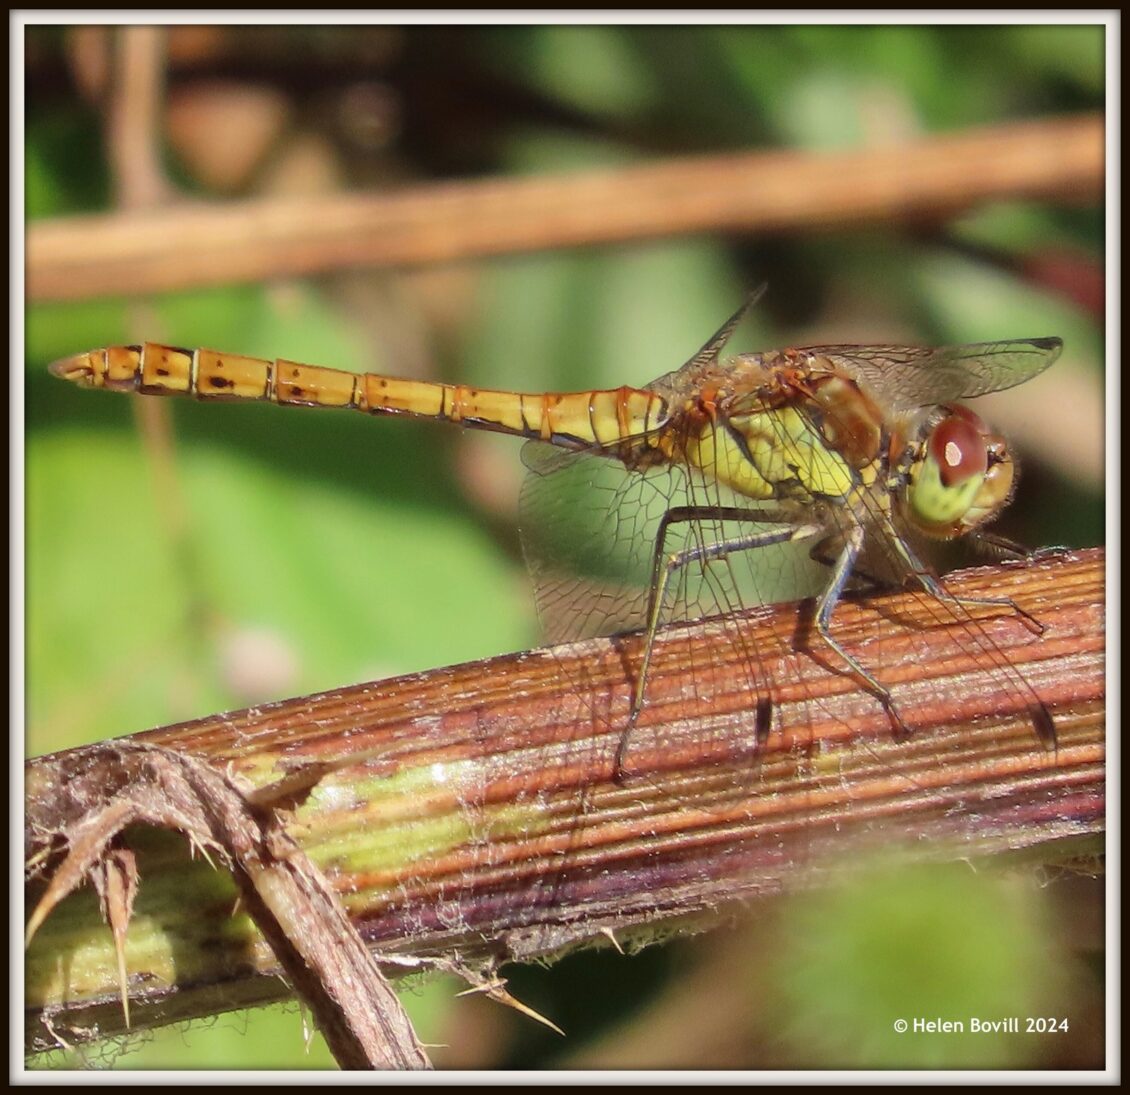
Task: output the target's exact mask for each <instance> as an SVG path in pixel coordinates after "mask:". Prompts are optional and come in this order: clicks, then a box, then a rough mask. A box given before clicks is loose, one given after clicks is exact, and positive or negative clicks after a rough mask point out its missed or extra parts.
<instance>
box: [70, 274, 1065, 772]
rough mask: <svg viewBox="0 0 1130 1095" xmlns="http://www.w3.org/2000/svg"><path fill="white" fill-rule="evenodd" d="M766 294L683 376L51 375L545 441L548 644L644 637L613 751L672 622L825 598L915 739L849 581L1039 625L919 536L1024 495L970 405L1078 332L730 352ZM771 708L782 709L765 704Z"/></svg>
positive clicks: (962, 524) (532, 523)
mask: <svg viewBox="0 0 1130 1095" xmlns="http://www.w3.org/2000/svg"><path fill="white" fill-rule="evenodd" d="M757 295H760V294H757ZM757 295H754V296H752V297H750V299H749V300H747V302H746V303H745V304H744V305H743V306H742V308H740V309H739V310H738V311H737V312H736V313H735V314H734V315H733V316H731V317H730V319H729V320H727V321H726V323H725V324H724V325H723V326H722V327H721V328H720V330H719V331H718V332H717V333H716V334H715V335H714V336H713V337H712V338H711V339H710V340H709V341H708V342H707V343H706V344H705V345H704V346H703V347H702V349H700V350H699V351H698V352H697V353H696V354H695V355H694V356H693V357H691V358H690V360H689V361H687V362H686V364H684V365H683V366H682V367H681V368H679V369H678V370H676V371H674V372H671V373H668V374H666V375H664V376H661V377H660V378H659V379H657V380H655V381H653V382H652V383H650V384H647V385H645V386H644V387H640V388H634V387H628V386H624V387H620V388H615V389H611V390H605V391H582V392H568V393H563V392H539V393H522V392H513V391H498V390H488V389H483V388H476V387H469V386H466V385H460V384H441V383H430V382H426V381H418V380H402V379H396V378H393V377H388V376H381V375H377V374H372V373H370V374H353V373H349V372H343V371H340V370H337V369H331V368H326V367H323V366H317V365H304V364H299V363H296V362H292V361H285V360H281V359H277V360H273V361H271V360H266V359H261V358H254V357H246V356H241V355H238V354H229V353H218V352H215V351H212V350H203V349H195V350H189V349H181V348H177V347H172V346H163V345H157V344H153V343H146V344H144V345H135V346H111V347H108V348H106V349H99V350H92V351H90V352H87V353H81V354H77V355H75V356H73V357H69V358H66V359H63V360H60V361H57V362H55V363H54V364H53V365H52V366H51V371H52V372H53V373H54V374H55V375H56V376H59V377H62V378H64V379H67V380H70V381H73V382H75V383H77V384H78V385H80V386H82V387H87V388H104V389H107V390H111V391H127V392H140V393H143V394H147V395H178V394H187V395H193V396H195V397H197V398H198V399H202V400H262V401H268V402H274V403H279V404H285V405H295V406H304V407H348V408H352V409H355V410H359V411H364V412H366V413H368V414H374V415H407V416H412V417H416V418H430V419H438V420H441V421H445V422H451V423H454V424H456V425H460V426H466V427H469V428H472V429H479V430H491V431H496V432H500V433H506V434H514V435H518V436H521V437H524V438H527V439H528V441H527V444H526V446H525V448H524V450H523V459H524V461H525V463H526V466H527V468H528V469H529V471H528V474H527V477H526V480H525V485H524V487H523V490H522V498H521V506H520V526H521V534H522V540H523V546H524V550H525V553H526V558H527V562H528V564H529V568H530V571H531V573H532V576H533V579H534V584H535V590H536V597H537V603H538V609H539V614H540V616H541V618H542V621H543V624H544V626H545V630H546V633H547V638H548V639H550V640H551V641H566V640H571V639H579V638H588V637H592V636H596V635H610V634H615V633H617V632H622V631H628V630H634V629H641V628H642V629H644V631H645V633H646V642H645V645H644V648H643V654H642V662H641V664H640V665H639V667H638V669H637V670H636V672H635V687H634V693H633V698H632V703H631V709H630V714H629V717H628V725H627V727H626V728H625V729H624V731H623V734H622V737H621V739H620V746H619V749H618V751H617V755H616V769H615V770H616V772H617V773H618V774H623V773H624V772H625V771H626V768H627V767H628V766H630V762H629V761H628V759H627V752H626V750H627V748H628V743H629V742H630V738H631V729H632V727H633V725H634V724H635V723H636V722H637V717H638V716H639V714H640V712H641V710H642V708H643V707H644V704H645V701H646V698H647V680H648V670H649V666H650V665H651V664H652V659H653V657H654V656H655V655H656V650H657V648H658V645H659V644H658V643H657V636H658V635H659V633H660V631H661V628H662V627H663V625H666V624H670V623H675V622H680V621H690V620H696V619H700V618H704V617H725V616H727V615H731V614H733V613H734V612H736V611H737V610H738V609H740V608H742V607H744V606H749V605H753V604H759V603H762V604H763V603H768V602H771V601H781V600H788V599H791V598H792V597H795V596H797V595H805V593H810V594H811V595H814V596H816V598H817V599H816V611H815V622H816V626H817V629H818V631H819V634H820V636H821V638H822V640H823V642H824V643H825V644H826V645H827V647H828V648H829V650H831V651H832V652H833V653H834V656H835V658H836V659H838V660H839V663H840V664H841V666H842V668H843V669H844V670H845V671H846V672H848V673H849V674H850V675H851V676H852V677H854V678H855V679H856V681H857V682H858V683H860V684H861V685H862V686H863V687H864V688H865V689H866V690H868V691H869V692H870V693H871V694H872V695H873V696H875V697H876V698H877V700H878V701H879V702H880V703H881V704H882V705H883V707H884V708H885V710H886V711H887V714H888V716H889V717H890V720H891V722H892V724H893V726H894V727H895V729H896V730H902V731H906V730H907V729H908V728H907V727H905V726H904V725H903V723H902V720H901V718H900V716H899V714H898V708H897V705H896V703H895V701H894V699H893V697H892V695H891V692H890V691H889V690H888V688H887V687H886V686H884V684H883V683H882V681H881V680H880V679H879V678H878V677H877V676H876V675H874V674H873V673H872V671H871V670H870V669H868V667H867V666H866V665H864V664H863V663H862V662H861V661H860V660H858V659H857V658H856V656H855V655H853V654H852V653H851V652H850V651H849V650H848V649H847V648H846V647H845V646H844V645H842V644H841V642H840V641H838V640H837V638H836V636H835V635H834V633H833V628H832V624H833V615H834V613H835V609H836V606H837V603H838V602H839V601H840V600H841V598H842V597H843V595H844V594H845V593H846V592H848V591H850V590H859V589H863V590H867V589H870V588H875V587H883V586H900V585H906V584H913V585H916V586H917V587H918V588H919V589H920V590H921V591H922V592H923V593H924V594H925V595H926V596H927V599H928V600H930V601H931V603H932V604H933V605H934V606H935V609H934V610H935V611H936V612H944V613H950V614H953V615H956V616H958V617H959V618H962V619H964V620H965V621H966V626H967V628H968V630H969V633H970V635H972V636H976V635H977V634H978V632H977V630H976V624H975V623H974V622H973V620H972V618H971V617H970V616H969V615H968V613H967V607H966V606H981V605H991V606H998V607H1000V608H1001V609H1002V610H1007V611H1011V612H1014V613H1016V614H1017V615H1018V616H1019V617H1021V618H1023V619H1024V620H1026V621H1027V622H1028V623H1030V624H1032V625H1033V626H1035V627H1037V628H1038V626H1039V625H1038V624H1036V622H1035V621H1034V620H1032V618H1031V617H1029V616H1028V614H1027V613H1025V612H1024V610H1023V609H1021V608H1019V607H1018V606H1017V605H1015V604H1014V603H1013V602H1011V601H1006V600H996V601H994V600H980V601H976V602H969V601H965V602H961V601H958V600H957V599H956V598H954V597H953V596H952V595H951V594H949V593H948V591H947V590H946V588H945V586H944V585H943V584H942V582H941V581H940V580H939V579H938V578H937V577H936V576H935V575H934V574H933V573H932V572H931V570H930V569H929V568H928V567H927V566H926V565H925V564H924V563H923V562H922V560H921V558H920V554H919V552H920V546H919V545H920V542H921V541H922V540H929V539H940V540H952V539H955V538H958V537H963V536H967V535H973V536H985V534H984V533H983V531H982V530H983V528H984V526H986V525H987V524H988V523H989V522H991V521H992V520H993V519H994V518H995V517H996V516H997V515H998V514H999V513H1000V511H1001V510H1002V508H1003V507H1004V506H1005V505H1006V504H1007V503H1008V501H1009V499H1010V498H1011V495H1012V492H1013V490H1014V487H1015V482H1016V463H1015V459H1014V456H1013V454H1012V453H1011V452H1010V451H1009V448H1008V446H1007V444H1006V442H1005V441H1004V439H1003V438H1002V437H1000V436H998V435H997V434H995V433H994V432H993V431H992V430H991V429H990V428H989V427H988V426H987V425H986V424H985V423H984V422H983V421H982V420H981V419H980V418H979V417H978V416H977V415H976V414H974V413H973V412H972V411H971V410H969V409H968V408H966V407H965V406H963V405H961V404H960V403H958V402H956V401H957V400H964V399H970V398H973V397H976V396H981V395H985V394H987V393H989V392H996V391H1001V390H1004V389H1007V388H1011V387H1014V386H1015V385H1018V384H1021V383H1023V382H1024V381H1026V380H1029V379H1031V378H1032V377H1034V376H1036V375H1037V374H1038V373H1040V372H1042V371H1043V370H1044V369H1046V368H1047V367H1048V366H1050V365H1051V364H1052V363H1053V362H1054V361H1055V360H1056V358H1057V357H1058V356H1059V353H1060V350H1061V348H1062V343H1061V341H1060V340H1059V339H1058V338H1037V339H1019V340H1011V341H1003V342H992V343H979V344H974V345H967V346H955V347H949V348H942V349H927V348H920V347H913V346H894V345H891V346H884V345H872V346H851V345H829V346H810V347H805V348H799V349H788V350H782V351H772V352H763V353H739V354H736V355H731V356H726V357H724V356H723V351H724V349H725V347H726V345H727V343H728V342H729V341H730V338H731V336H732V335H733V333H734V331H735V329H736V328H737V326H738V324H739V322H740V321H741V319H742V318H743V316H744V315H745V313H746V311H747V310H748V308H749V307H750V306H751V305H752V303H753V302H754V300H755V299H756V297H757ZM986 538H988V539H991V538H990V537H986ZM787 545H797V546H798V547H799V548H800V549H801V552H802V553H803V555H804V556H805V565H806V566H807V568H808V571H809V579H808V581H809V583H810V585H811V587H812V588H811V589H809V590H806V591H803V592H802V593H800V594H798V593H797V591H796V589H795V588H789V581H788V580H786V581H784V582H783V583H778V582H776V581H775V579H777V578H782V577H784V578H786V579H788V575H786V573H785V572H786V571H789V570H790V569H791V568H793V567H794V566H795V565H796V564H795V563H792V562H787V561H785V560H786V559H788V558H789V557H788V556H786V555H783V554H782V553H781V550H782V549H784V548H785V547H786V546H787ZM794 557H798V556H797V555H796V552H794ZM796 584H797V583H795V582H794V583H793V586H794V587H795V586H796ZM973 641H975V642H976V643H977V644H978V645H979V647H980V648H981V649H982V650H984V651H985V653H986V658H987V660H988V662H990V663H991V664H990V671H993V672H996V673H998V674H1001V675H1003V676H1004V677H1005V678H1007V681H1008V684H1007V687H1008V688H1009V689H1010V690H1011V691H1012V692H1013V694H1016V693H1017V692H1019V693H1021V694H1022V696H1023V704H1024V706H1025V709H1026V710H1027V711H1028V713H1029V717H1030V719H1031V723H1032V727H1033V730H1034V732H1035V734H1036V735H1037V737H1038V739H1039V741H1040V742H1041V743H1042V744H1043V745H1044V747H1045V748H1048V749H1051V748H1054V745H1055V728H1054V723H1053V721H1052V717H1051V715H1050V713H1049V712H1048V710H1047V708H1046V707H1045V706H1044V704H1043V703H1042V702H1041V701H1040V699H1039V698H1038V697H1037V696H1036V694H1035V692H1034V690H1033V689H1032V688H1031V687H1030V686H1029V685H1028V684H1027V682H1025V681H1024V679H1023V677H1022V676H1021V674H1020V673H1019V671H1018V670H1016V669H1015V668H1014V667H1012V666H1011V665H1010V664H1008V663H1007V661H1006V659H1005V658H1004V655H1003V654H1001V653H1000V651H999V650H997V649H996V648H995V647H993V646H992V644H991V641H990V640H988V638H987V637H985V636H982V637H981V638H974V640H973ZM699 656H701V653H700V655H699ZM758 657H759V655H758V653H757V652H755V651H754V652H750V659H751V661H755V660H756V659H757V658H758ZM750 672H751V676H753V677H760V679H762V680H764V679H765V676H766V675H765V673H764V672H761V673H760V674H759V672H758V671H757V669H756V668H752V669H751V671H750ZM762 715H763V716H764V718H765V719H768V718H771V711H770V710H769V707H768V706H766V708H765V710H764V711H763V712H761V713H759V719H760V718H761V716H762ZM760 733H761V731H759V734H760Z"/></svg>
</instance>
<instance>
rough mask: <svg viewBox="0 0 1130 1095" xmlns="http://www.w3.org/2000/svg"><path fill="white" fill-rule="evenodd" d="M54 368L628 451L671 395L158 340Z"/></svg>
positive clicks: (122, 387) (120, 384) (104, 383)
mask: <svg viewBox="0 0 1130 1095" xmlns="http://www.w3.org/2000/svg"><path fill="white" fill-rule="evenodd" d="M51 371H52V372H53V373H54V374H55V375H56V376H60V377H62V378H63V379H65V380H70V381H73V382H74V383H76V384H78V385H80V386H81V387H84V388H107V389H109V390H111V391H136V392H140V393H142V394H144V395H192V396H195V397H196V398H197V399H205V400H209V399H215V400H232V399H246V400H259V401H266V402H272V403H279V404H284V405H285V404H294V405H298V406H306V407H352V408H354V409H355V410H359V411H365V412H367V413H369V414H396V415H408V416H411V417H416V418H434V419H438V420H440V421H446V422H453V423H456V424H460V425H465V426H470V427H472V428H477V429H484V430H493V431H495V432H499V433H510V434H516V435H518V436H521V437H528V438H533V439H538V440H542V441H548V442H550V443H552V444H555V445H560V446H563V447H566V448H583V449H592V448H599V449H610V450H612V451H614V452H617V454H620V451H621V450H622V452H623V455H624V456H625V458H627V454H628V453H629V451H631V450H632V449H633V448H634V447H638V443H636V445H633V444H632V440H631V439H633V438H639V437H641V436H643V435H647V434H650V433H652V432H653V431H655V430H656V428H657V427H659V426H660V425H662V424H663V423H664V422H665V421H666V419H667V402H666V400H664V399H663V397H662V396H660V395H657V394H656V393H655V392H650V391H646V390H643V389H639V388H630V387H626V386H625V387H620V388H613V389H610V390H607V391H588V392H540V393H536V394H534V393H524V392H512V391H499V390H492V389H488V388H473V387H470V386H468V385H464V384H437V383H432V382H430V381H425V380H403V379H398V378H396V377H389V376H381V375H379V374H377V373H364V374H358V373H349V372H345V371H344V370H341V369H330V368H327V367H326V366H323V365H302V364H300V363H298V362H295V361H286V360H283V359H281V358H278V359H275V360H273V361H272V360H269V359H267V358H259V357H247V356H244V355H241V354H228V353H220V352H217V351H215V350H202V349H198V350H188V349H182V348H180V347H176V346H162V345H159V344H157V343H152V342H147V343H144V344H143V345H140V346H110V347H107V348H105V349H101V350H91V351H89V352H88V353H84V354H76V355H75V356H74V357H69V358H65V359H64V360H62V361H57V362H55V363H54V364H53V365H52V366H51Z"/></svg>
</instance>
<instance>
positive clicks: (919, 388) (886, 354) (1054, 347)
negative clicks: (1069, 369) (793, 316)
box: [801, 338, 1063, 411]
mask: <svg viewBox="0 0 1130 1095" xmlns="http://www.w3.org/2000/svg"><path fill="white" fill-rule="evenodd" d="M1062 348H1063V343H1062V341H1061V340H1060V339H1058V338H1036V339H1013V340H1011V341H1007V342H976V343H971V344H970V345H968V346H944V347H941V348H939V349H928V348H926V347H918V346H809V347H805V349H804V350H802V351H801V352H802V353H809V354H813V355H815V356H818V357H827V358H828V359H830V360H831V361H832V363H833V364H835V365H836V366H838V367H839V368H841V369H843V370H844V371H845V372H846V373H848V374H849V375H850V376H852V377H854V378H855V379H856V380H858V381H859V382H860V384H861V385H862V386H863V387H865V388H867V389H868V390H869V391H870V392H871V393H873V394H874V395H877V396H878V397H879V398H880V400H881V401H882V403H883V404H884V406H885V407H887V408H888V409H889V410H891V411H904V410H911V409H913V408H916V407H924V406H930V405H933V404H935V403H948V402H950V401H952V400H959V399H972V398H974V397H975V396H979V395H987V394H988V393H989V392H999V391H1004V390H1005V389H1007V388H1014V387H1015V386H1016V385H1017V384H1023V383H1024V381H1026V380H1030V379H1031V378H1032V377H1034V376H1036V375H1038V374H1039V373H1041V372H1043V371H1044V369H1046V368H1047V367H1048V366H1049V365H1051V364H1052V362H1054V361H1055V360H1056V358H1057V357H1059V354H1060V351H1061V350H1062Z"/></svg>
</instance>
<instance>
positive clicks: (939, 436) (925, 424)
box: [891, 404, 1016, 539]
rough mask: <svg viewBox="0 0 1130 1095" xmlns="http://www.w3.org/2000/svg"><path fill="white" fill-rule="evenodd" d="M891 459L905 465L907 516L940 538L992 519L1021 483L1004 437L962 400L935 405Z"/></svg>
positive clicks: (896, 465) (894, 464)
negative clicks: (906, 443) (907, 441)
mask: <svg viewBox="0 0 1130 1095" xmlns="http://www.w3.org/2000/svg"><path fill="white" fill-rule="evenodd" d="M896 445H897V440H892V447H894V446H896ZM891 463H892V467H893V468H895V469H901V471H900V472H898V474H900V475H901V477H902V482H903V489H902V491H901V492H900V497H901V499H902V511H903V516H904V517H905V518H906V519H907V520H908V521H909V522H910V523H911V524H912V525H913V526H914V527H915V528H917V529H919V530H920V531H921V532H924V533H926V534H927V535H928V536H934V537H937V538H940V539H952V538H954V537H957V536H962V535H964V534H965V533H967V532H970V531H972V530H973V529H975V528H977V527H978V526H979V525H983V524H985V523H986V522H988V521H991V520H992V519H993V518H994V517H995V516H996V515H997V514H998V513H999V512H1000V511H1001V509H1003V508H1004V506H1005V505H1006V504H1007V503H1008V501H1009V499H1010V498H1011V496H1012V491H1013V489H1014V487H1015V485H1016V462H1015V460H1014V458H1013V456H1012V454H1011V453H1010V452H1009V450H1008V447H1007V445H1006V443H1005V440H1004V438H1002V437H1000V436H999V435H998V434H994V433H992V432H991V431H990V429H989V427H988V426H987V425H986V424H985V423H984V422H983V421H982V420H981V418H979V417H978V416H977V415H976V414H974V413H973V412H972V411H971V410H969V409H968V408H967V407H963V406H961V405H959V404H946V405H943V406H940V407H935V408H933V409H932V410H931V411H930V412H929V413H928V414H927V415H926V416H925V417H923V418H922V419H921V420H920V421H919V423H918V428H917V431H916V437H914V438H913V439H911V441H910V442H909V444H908V445H907V447H906V448H905V449H904V450H903V453H902V455H901V457H899V458H898V459H893V460H892V462H891Z"/></svg>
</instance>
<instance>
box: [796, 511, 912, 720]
mask: <svg viewBox="0 0 1130 1095" xmlns="http://www.w3.org/2000/svg"><path fill="white" fill-rule="evenodd" d="M865 536H866V533H865V530H864V528H863V526H862V525H855V526H854V527H853V528H852V529H851V531H850V532H849V533H848V534H847V536H846V538H845V542H844V547H843V550H842V551H841V552H840V554H839V556H838V557H837V558H836V561H835V564H834V565H833V570H832V580H831V582H830V583H829V584H828V588H827V589H825V590H824V592H823V593H822V594H821V596H820V600H819V601H818V602H817V606H816V626H817V629H818V630H819V631H820V637H821V638H822V639H823V640H824V642H825V643H827V644H828V646H829V647H831V649H832V650H834V651H835V652H836V653H837V654H838V655H839V656H840V658H841V659H842V660H843V661H844V663H845V664H846V665H847V666H848V668H849V669H850V670H851V671H852V674H853V675H854V676H855V678H856V679H857V680H858V681H859V682H860V683H861V684H863V685H864V686H865V687H866V688H867V689H868V691H870V692H871V693H872V694H873V695H874V696H875V697H876V698H877V699H878V700H879V702H880V703H882V705H883V710H884V711H886V712H887V717H888V718H889V719H890V720H891V724H892V725H893V726H894V729H895V733H897V734H900V735H902V736H909V734H910V730H909V728H908V727H907V725H906V723H905V722H903V720H902V716H901V715H899V713H898V711H897V710H896V709H895V701H894V698H893V697H892V696H891V693H890V691H889V689H887V688H885V687H884V686H883V685H882V684H880V683H879V682H878V681H877V680H876V679H875V677H874V676H872V675H871V674H870V673H868V672H867V670H866V669H865V668H864V667H863V665H862V664H861V663H860V662H859V660H858V659H857V658H855V657H854V656H853V655H851V654H849V653H848V652H847V651H846V650H845V649H844V648H843V646H841V645H840V643H839V642H838V641H837V640H836V639H834V638H833V637H832V631H831V623H832V613H833V612H835V610H836V605H838V604H839V602H840V597H841V596H842V595H843V592H844V588H845V587H846V586H847V583H848V579H849V578H850V577H851V574H852V568H853V567H854V565H855V561H856V559H857V558H858V557H859V552H860V550H861V549H862V547H863V542H864V538H865Z"/></svg>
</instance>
